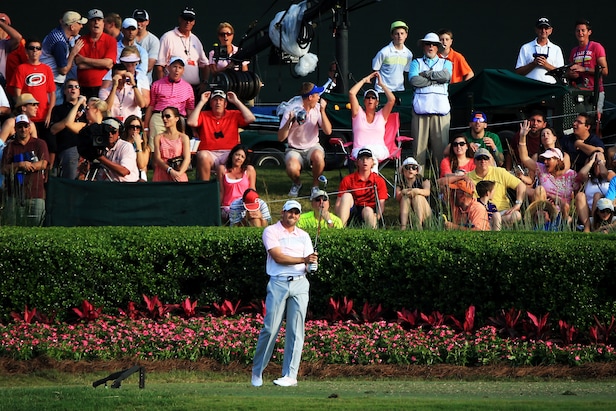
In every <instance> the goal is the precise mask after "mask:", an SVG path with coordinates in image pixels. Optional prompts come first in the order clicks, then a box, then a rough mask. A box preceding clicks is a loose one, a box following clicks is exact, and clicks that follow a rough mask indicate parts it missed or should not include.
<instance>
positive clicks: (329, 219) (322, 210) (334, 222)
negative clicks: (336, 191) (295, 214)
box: [297, 190, 344, 229]
mask: <svg viewBox="0 0 616 411" xmlns="http://www.w3.org/2000/svg"><path fill="white" fill-rule="evenodd" d="M310 205H311V206H312V210H311V211H307V212H305V213H302V214H301V215H300V216H299V221H298V222H297V226H298V227H299V228H302V229H307V228H317V227H318V226H319V225H320V226H321V228H344V224H342V220H341V219H340V217H338V216H337V215H335V214H334V213H330V212H329V205H330V203H329V194H327V193H326V192H325V191H324V190H317V191H315V192H313V193H312V194H311V195H310Z"/></svg>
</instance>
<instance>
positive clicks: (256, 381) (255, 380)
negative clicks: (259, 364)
mask: <svg viewBox="0 0 616 411" xmlns="http://www.w3.org/2000/svg"><path fill="white" fill-rule="evenodd" d="M250 383H251V384H252V385H253V386H254V387H260V386H262V385H263V378H261V376H260V375H256V374H252V379H251V380H250Z"/></svg>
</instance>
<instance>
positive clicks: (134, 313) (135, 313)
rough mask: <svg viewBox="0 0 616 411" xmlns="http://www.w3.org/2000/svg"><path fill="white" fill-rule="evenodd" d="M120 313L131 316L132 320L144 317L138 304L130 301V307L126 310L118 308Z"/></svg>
mask: <svg viewBox="0 0 616 411" xmlns="http://www.w3.org/2000/svg"><path fill="white" fill-rule="evenodd" d="M118 311H119V312H120V315H122V316H125V317H128V318H130V319H131V320H136V319H138V318H142V317H143V314H142V313H141V312H140V311H139V310H138V309H137V304H135V303H134V302H132V301H130V302H129V303H128V308H127V309H126V311H124V310H123V309H121V308H118Z"/></svg>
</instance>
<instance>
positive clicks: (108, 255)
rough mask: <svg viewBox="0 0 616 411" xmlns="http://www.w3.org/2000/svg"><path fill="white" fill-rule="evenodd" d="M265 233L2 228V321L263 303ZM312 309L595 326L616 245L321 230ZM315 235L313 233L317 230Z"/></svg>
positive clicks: (606, 310) (572, 237)
mask: <svg viewBox="0 0 616 411" xmlns="http://www.w3.org/2000/svg"><path fill="white" fill-rule="evenodd" d="M261 233H262V231H261V230H260V229H228V228H203V227H173V228H161V227H147V228H131V227H102V228H90V227H88V228H29V229H28V228H7V227H5V228H3V229H2V231H0V241H2V244H4V247H3V249H2V250H1V251H0V274H1V279H0V296H1V297H0V298H1V300H0V316H1V318H2V319H4V320H6V319H8V317H9V314H10V312H11V311H17V312H21V311H23V308H24V306H25V305H28V307H30V308H32V307H36V308H37V309H38V310H39V312H43V313H50V312H52V311H55V312H57V313H58V316H59V318H61V319H64V318H66V316H67V315H68V314H69V313H70V308H72V307H76V306H79V305H80V304H81V301H82V300H83V299H87V300H89V301H90V302H91V303H92V304H94V305H95V306H97V307H100V306H102V307H103V308H104V311H105V312H107V313H111V314H116V313H117V308H124V307H126V305H127V304H128V302H129V301H135V302H141V301H142V297H141V296H142V294H146V295H149V296H153V295H158V297H159V298H160V300H161V301H162V302H163V303H179V302H180V301H181V300H183V299H184V298H186V297H190V298H191V299H193V300H195V299H197V300H199V305H200V306H204V305H211V304H212V303H214V302H221V301H223V300H225V299H229V300H231V301H237V300H240V299H241V300H242V302H243V304H247V303H248V302H251V301H260V300H262V299H263V298H264V297H265V285H266V283H267V276H266V274H265V256H266V254H265V250H264V249H263V245H262V242H261ZM321 234H322V235H321V238H320V245H319V254H320V264H319V271H318V272H317V274H316V275H314V276H312V277H311V279H310V281H311V302H310V310H311V312H312V315H313V316H314V317H316V318H320V317H323V316H324V315H325V314H326V313H327V308H328V300H329V298H330V297H334V298H341V297H343V296H347V297H349V298H351V299H353V300H354V301H355V303H356V307H357V308H359V309H361V308H360V307H358V306H360V305H362V304H363V303H364V302H369V303H371V304H379V303H380V304H382V305H383V308H385V309H386V310H387V313H388V315H389V317H390V318H395V311H396V310H400V309H401V308H407V309H415V308H417V309H418V310H420V311H423V312H431V311H433V310H438V311H440V312H441V313H443V314H453V315H455V316H456V317H458V318H461V317H462V315H463V313H464V310H465V309H466V308H467V307H468V306H469V305H471V304H473V305H475V306H476V308H477V321H478V324H482V323H483V321H485V319H486V318H487V317H489V316H492V315H494V314H495V313H496V312H497V311H498V310H500V309H501V308H504V309H508V308H510V307H515V308H517V309H521V310H527V311H530V312H532V313H534V314H537V315H543V314H545V313H547V312H549V313H550V318H551V319H554V320H556V319H564V320H567V321H568V322H569V323H572V324H575V325H577V326H587V325H589V324H591V322H592V321H593V315H597V316H598V317H599V318H600V319H603V318H609V316H610V315H611V314H613V313H616V279H615V276H614V275H613V267H616V253H615V252H614V249H615V248H616V247H615V243H614V240H615V238H616V237H615V236H611V235H609V236H608V235H588V234H582V233H543V232H501V233H462V232H454V233H450V232H434V231H431V232H413V231H409V232H401V231H396V230H377V231H372V230H353V229H347V230H339V231H324V232H322V233H321ZM311 235H313V236H314V233H311Z"/></svg>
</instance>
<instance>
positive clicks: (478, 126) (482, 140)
mask: <svg viewBox="0 0 616 411" xmlns="http://www.w3.org/2000/svg"><path fill="white" fill-rule="evenodd" d="M468 126H469V128H470V130H469V131H467V132H465V133H464V135H465V136H466V138H467V139H468V142H469V144H470V146H471V148H472V149H473V152H476V151H477V149H479V148H485V149H486V150H488V151H489V152H490V154H491V155H492V157H494V161H495V162H496V165H497V166H499V167H502V166H503V164H505V156H504V155H503V146H502V144H501V141H500V137H498V134H496V133H492V132H491V131H486V128H488V118H487V117H486V114H485V113H484V112H481V111H474V112H473V113H472V114H471V119H470V121H469V123H468ZM447 152H449V151H447Z"/></svg>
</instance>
